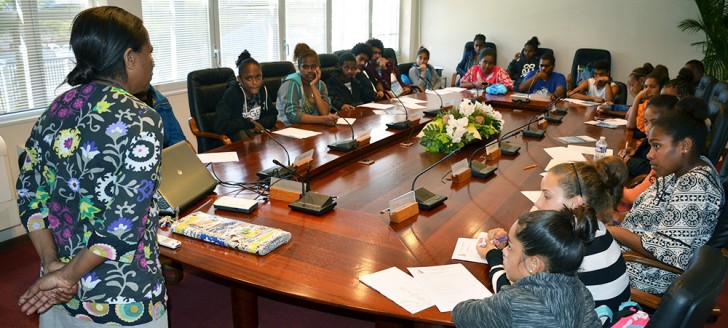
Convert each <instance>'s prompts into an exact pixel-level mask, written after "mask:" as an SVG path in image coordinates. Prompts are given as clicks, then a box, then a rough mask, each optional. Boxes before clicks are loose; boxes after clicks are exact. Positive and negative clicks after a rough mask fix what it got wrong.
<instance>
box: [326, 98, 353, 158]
mask: <svg viewBox="0 0 728 328" xmlns="http://www.w3.org/2000/svg"><path fill="white" fill-rule="evenodd" d="M331 108H333V109H334V112H336V114H338V115H339V117H341V118H342V119H343V120H344V122H346V125H348V126H349V129H351V139H348V140H339V141H336V142H334V143H332V144H329V149H331V150H336V151H343V152H350V151H352V150H354V149H356V147H357V146H358V145H359V142H358V141H356V138H354V127H353V126H351V123H350V122H349V120H347V119H346V117H344V115H342V114H341V112H339V110H338V109H336V108H334V107H331Z"/></svg>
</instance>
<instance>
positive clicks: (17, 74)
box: [0, 0, 93, 115]
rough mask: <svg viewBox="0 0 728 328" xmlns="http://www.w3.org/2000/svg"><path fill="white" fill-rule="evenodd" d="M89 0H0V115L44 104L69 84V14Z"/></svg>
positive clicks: (90, 2) (70, 67) (74, 14)
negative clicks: (64, 82)
mask: <svg viewBox="0 0 728 328" xmlns="http://www.w3.org/2000/svg"><path fill="white" fill-rule="evenodd" d="M92 4H93V1H89V0H76V1H73V0H62V1H53V0H46V1H2V2H0V115H2V114H7V113H11V112H21V111H25V110H30V109H45V107H47V106H48V104H49V103H50V102H51V101H52V100H53V99H54V98H55V97H56V96H58V95H59V94H61V93H63V92H64V91H66V90H68V89H69V88H70V87H69V86H68V85H67V84H63V81H64V80H65V78H66V75H67V74H68V73H69V72H70V71H71V70H72V69H73V67H74V66H75V65H74V63H73V58H74V57H73V52H72V51H71V48H70V46H69V38H70V35H71V24H72V22H73V18H74V17H75V16H76V15H77V14H78V13H79V12H81V11H82V10H84V9H86V8H89V7H91V5H92Z"/></svg>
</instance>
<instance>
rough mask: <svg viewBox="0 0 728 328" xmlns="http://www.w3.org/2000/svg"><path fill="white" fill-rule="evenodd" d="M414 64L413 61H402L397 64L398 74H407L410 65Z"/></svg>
mask: <svg viewBox="0 0 728 328" xmlns="http://www.w3.org/2000/svg"><path fill="white" fill-rule="evenodd" d="M414 64H415V63H413V62H409V63H402V64H399V65H397V69H398V70H399V74H404V75H407V76H409V70H410V68H412V65H414Z"/></svg>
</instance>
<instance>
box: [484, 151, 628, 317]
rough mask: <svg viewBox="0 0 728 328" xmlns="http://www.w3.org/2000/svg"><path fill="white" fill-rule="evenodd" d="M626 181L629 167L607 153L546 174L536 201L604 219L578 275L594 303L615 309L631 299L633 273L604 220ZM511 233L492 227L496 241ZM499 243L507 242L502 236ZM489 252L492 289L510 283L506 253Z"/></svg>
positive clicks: (539, 205)
mask: <svg viewBox="0 0 728 328" xmlns="http://www.w3.org/2000/svg"><path fill="white" fill-rule="evenodd" d="M626 183H627V167H626V166H625V165H624V162H622V160H621V159H620V158H618V157H616V156H608V157H605V158H602V159H600V160H598V161H596V162H595V163H593V164H587V163H564V164H559V165H556V166H554V167H553V168H551V169H550V170H549V171H548V172H547V173H546V175H545V176H544V177H543V179H541V197H539V199H538V200H537V201H536V203H535V206H536V207H537V208H538V209H539V210H560V209H562V208H564V207H567V208H577V207H579V206H587V207H589V208H591V209H593V210H594V215H595V216H596V218H597V220H598V221H599V222H597V229H596V235H595V238H594V240H593V241H592V242H591V243H589V244H586V253H585V254H584V261H582V262H581V265H580V266H579V279H580V280H581V282H582V283H584V285H585V286H586V288H587V289H588V290H589V291H590V292H591V294H592V297H593V298H594V302H595V307H599V306H602V305H606V306H607V307H609V309H610V310H611V311H612V312H613V313H614V312H617V311H619V306H620V304H622V302H626V301H629V298H630V290H629V276H628V275H627V265H626V264H625V263H624V259H623V258H622V252H621V251H620V249H619V245H617V242H615V241H614V239H613V238H612V235H611V234H609V232H608V231H607V228H606V226H605V223H608V222H611V220H612V216H613V215H614V208H615V207H616V206H617V204H618V203H619V201H620V199H621V198H622V188H624V185H625V184H626ZM506 235H507V234H506V232H505V231H504V230H503V229H500V228H497V229H493V230H490V231H489V232H488V236H489V238H491V240H495V239H497V238H501V237H504V236H506ZM495 244H496V246H498V247H502V246H504V244H503V243H499V242H497V241H495ZM478 250H479V251H480V252H482V250H481V249H478ZM486 257H487V259H488V263H489V264H490V266H491V269H490V273H489V274H488V275H489V276H490V278H491V280H492V282H493V290H496V291H497V290H499V289H500V288H501V286H503V285H509V284H510V282H508V280H507V279H505V277H504V276H503V274H502V273H503V271H502V270H503V268H502V267H500V266H499V264H501V263H503V258H502V252H499V251H490V252H488V253H487V254H486Z"/></svg>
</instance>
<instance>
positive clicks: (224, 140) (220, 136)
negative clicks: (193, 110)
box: [187, 117, 233, 145]
mask: <svg viewBox="0 0 728 328" xmlns="http://www.w3.org/2000/svg"><path fill="white" fill-rule="evenodd" d="M187 122H188V123H189V124H190V130H192V134H194V135H195V136H197V137H202V138H210V139H217V140H220V141H222V143H223V144H225V145H229V144H231V143H233V142H232V141H230V138H228V136H226V135H224V134H217V133H212V132H202V131H200V127H199V126H197V121H196V120H195V118H194V117H190V118H189V120H187Z"/></svg>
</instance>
